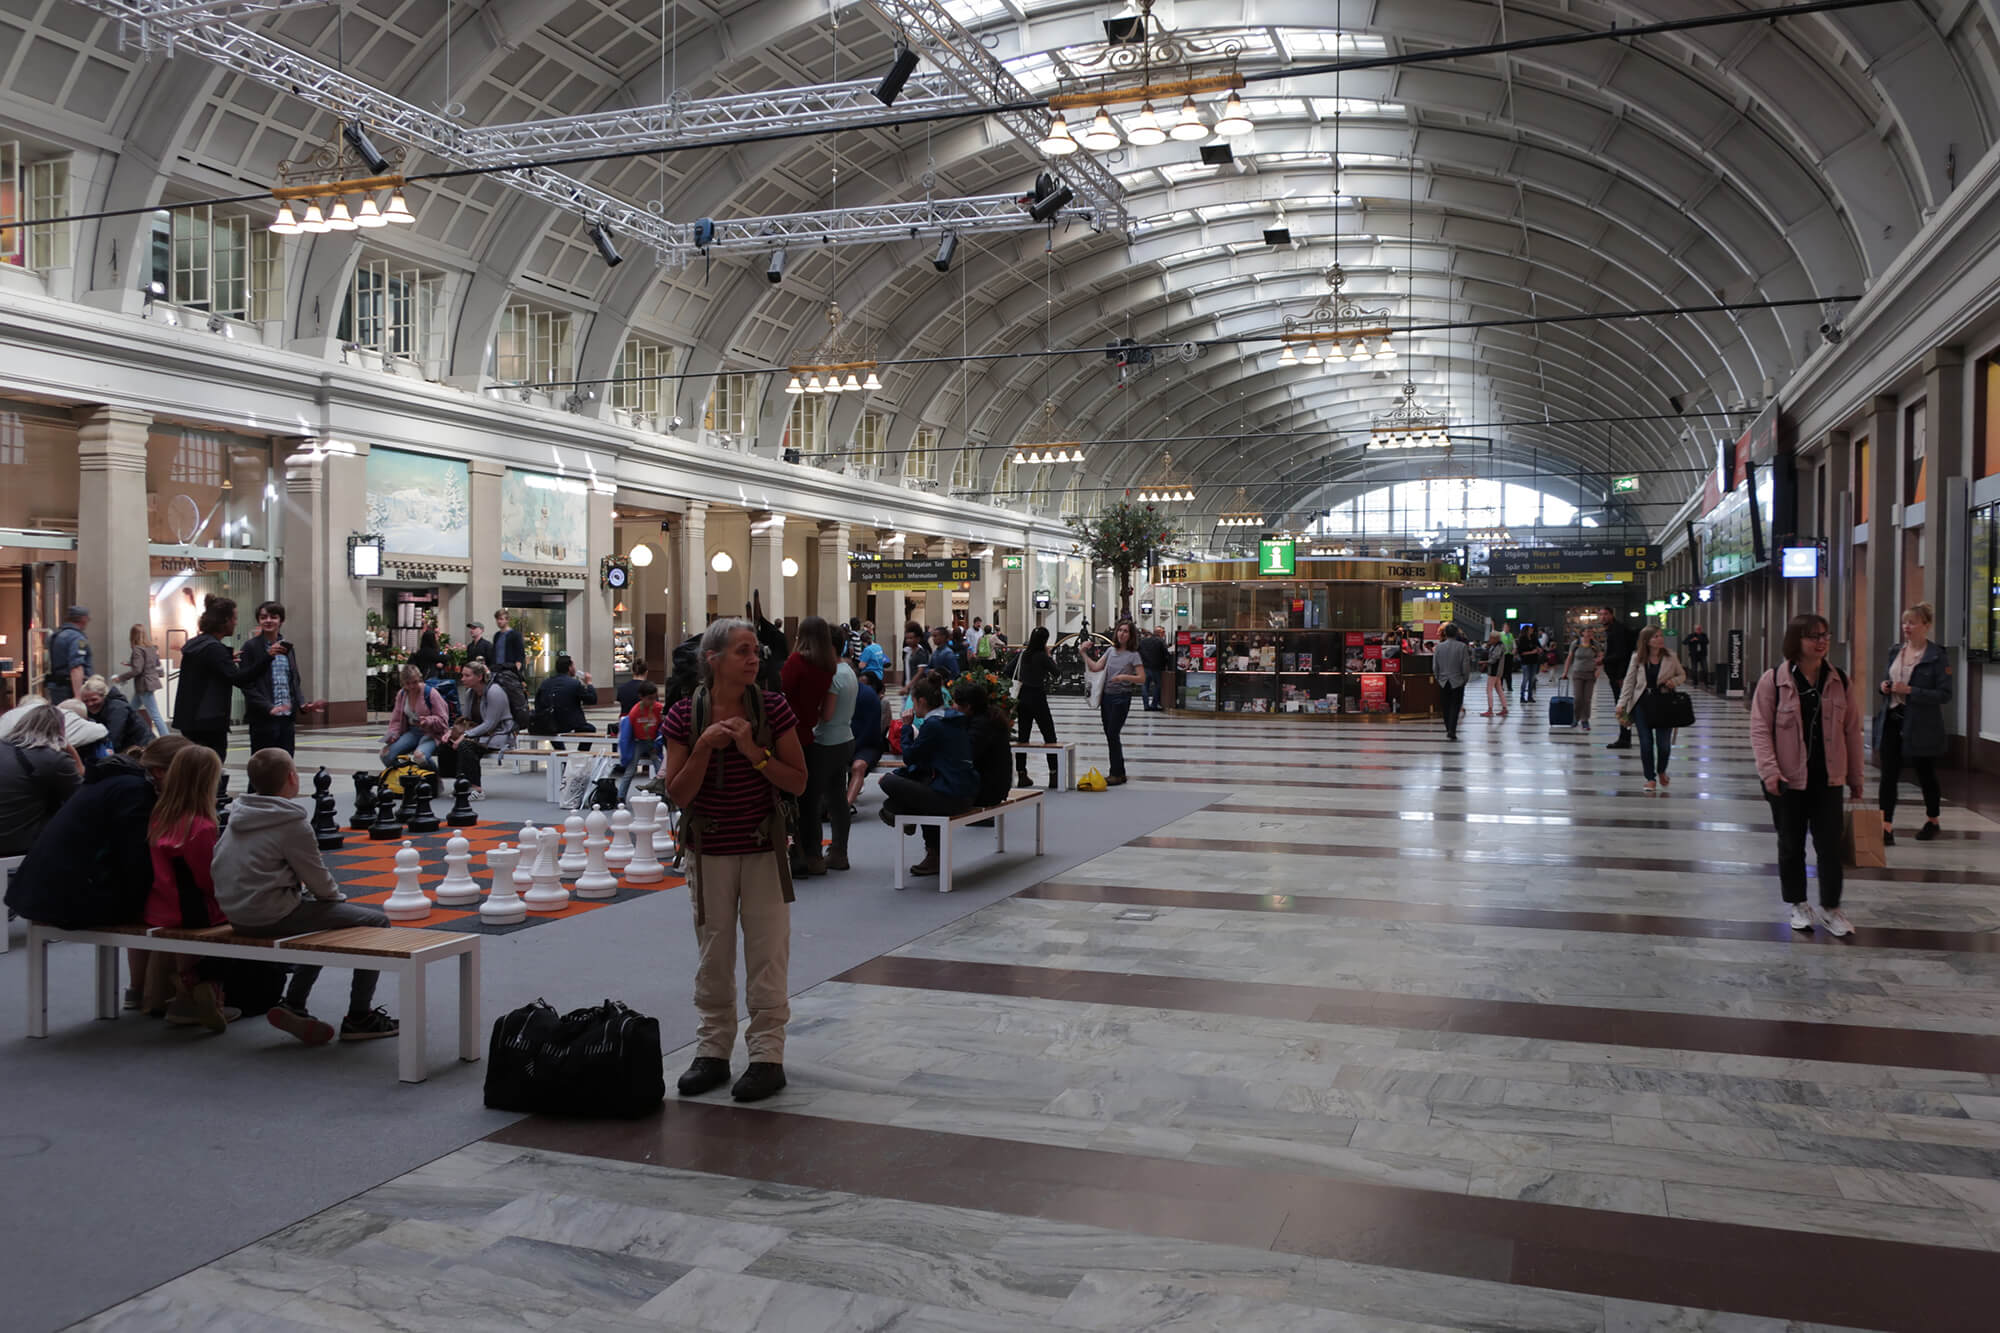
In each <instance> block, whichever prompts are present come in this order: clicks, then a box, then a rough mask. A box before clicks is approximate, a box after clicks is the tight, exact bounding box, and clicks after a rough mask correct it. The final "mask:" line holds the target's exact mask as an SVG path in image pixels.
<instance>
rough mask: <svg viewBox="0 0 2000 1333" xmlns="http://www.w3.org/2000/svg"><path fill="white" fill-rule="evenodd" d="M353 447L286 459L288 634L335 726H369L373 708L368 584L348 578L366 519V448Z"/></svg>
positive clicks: (309, 685) (283, 584)
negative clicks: (350, 547) (354, 543)
mask: <svg viewBox="0 0 2000 1333" xmlns="http://www.w3.org/2000/svg"><path fill="white" fill-rule="evenodd" d="M351 447H352V448H353V450H354V452H351V453H349V452H343V453H317V452H312V451H301V452H299V453H295V454H293V455H292V456H291V457H290V458H287V459H286V460H285V549H284V566H283V569H282V571H281V576H280V579H279V588H280V591H281V600H282V601H283V602H284V603H285V607H286V609H287V610H288V611H290V612H291V617H290V619H288V620H287V621H286V622H285V633H286V635H287V637H289V638H290V639H291V640H292V643H293V645H294V646H295V647H296V648H297V650H298V654H299V672H300V675H301V677H302V678H303V681H304V684H305V691H306V695H307V697H309V698H314V699H324V700H326V714H325V720H326V722H327V724H328V725H330V726H342V725H348V724H352V723H357V722H364V721H366V720H367V709H368V685H367V663H368V649H367V628H368V583H367V580H365V579H357V578H350V577H349V576H348V573H347V539H348V537H350V536H352V535H354V534H356V533H359V532H361V531H362V530H363V527H364V525H365V524H366V522H367V516H368V493H367V456H366V455H367V446H365V445H355V446H351Z"/></svg>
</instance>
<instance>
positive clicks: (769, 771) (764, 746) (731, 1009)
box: [666, 619, 817, 1102]
mask: <svg viewBox="0 0 2000 1333" xmlns="http://www.w3.org/2000/svg"><path fill="white" fill-rule="evenodd" d="M698 655H699V663H700V673H701V683H700V685H699V686H698V687H697V688H696V690H695V692H694V694H693V696H692V697H690V698H686V699H681V700H678V701H676V702H675V704H674V706H673V707H672V708H671V709H670V710H668V712H667V720H666V737H667V767H666V780H667V797H668V799H669V800H671V801H672V802H673V803H674V804H675V805H676V806H678V807H679V808H680V809H681V810H682V811H683V812H684V813H683V814H682V817H681V846H682V848H683V849H684V851H685V853H686V861H685V864H686V869H687V875H688V888H689V898H690V899H691V900H692V902H693V905H694V928H695V942H696V946H697V948H698V950H699V955H700V964H699V966H698V969H697V970H696V972H695V980H694V1002H695V1008H696V1009H697V1011H699V1013H700V1016H701V1018H700V1025H699V1027H698V1029H697V1034H696V1035H697V1038H698V1045H697V1046H696V1048H695V1056H694V1060H693V1062H692V1063H691V1064H689V1065H688V1067H687V1072H686V1073H684V1074H682V1075H681V1077H680V1083H679V1085H678V1086H679V1090H680V1095H681V1096H683V1097H698V1096H700V1095H701V1094H702V1093H705V1092H709V1091H711V1090H713V1089H715V1088H719V1087H721V1086H722V1085H723V1084H724V1083H726V1082H728V1081H729V1058H730V1055H731V1054H732V1053H733V1051H734V1050H735V1047H736V1026H737V1018H736V935H737V928H738V924H739V923H741V927H742V932H743V961H744V969H745V973H746V976H745V987H744V989H745V991H746V992H747V998H748V1000H749V1004H750V1028H749V1031H748V1033H747V1034H746V1037H745V1042H744V1044H745V1045H746V1046H747V1047H748V1050H749V1055H750V1062H749V1067H748V1068H746V1069H745V1070H744V1071H743V1077H741V1078H739V1079H738V1080H737V1081H736V1085H735V1086H734V1087H733V1088H731V1089H730V1096H732V1097H734V1098H735V1099H736V1100H737V1101H739V1102H754V1101H761V1100H763V1099H764V1098H766V1097H769V1096H772V1095H773V1094H774V1093H777V1092H779V1091H781V1090H782V1089H783V1088H784V1086H785V1024H786V1023H787V1022H789V1021H790V1019H791V1016H792V1013H791V1005H790V1001H789V998H788V997H789V996H790V994H791V985H790V981H789V971H790V963H791V948H792V941H791V929H792V928H791V902H792V882H791V877H790V875H789V873H788V870H789V866H788V864H787V859H786V858H787V856H788V852H787V850H786V823H787V820H786V817H785V810H784V807H783V804H782V794H784V793H790V794H791V795H793V796H797V795H800V794H802V793H803V792H804V791H805V789H806V760H805V752H804V748H803V747H802V745H801V744H800V741H799V723H798V720H797V719H796V718H795V717H793V715H792V708H791V705H790V704H788V703H786V702H785V696H784V695H783V694H780V693H777V692H775V691H767V690H763V689H760V688H759V687H758V685H757V676H758V672H759V670H760V669H761V667H762V665H763V658H762V653H761V645H760V644H759V643H758V640H757V628H756V626H754V625H752V624H751V623H750V622H749V621H747V620H737V619H717V620H715V621H714V622H712V623H711V624H710V625H709V627H708V628H707V629H706V630H704V631H703V632H702V636H701V646H700V648H699V650H698ZM816 833H817V830H815V834H816Z"/></svg>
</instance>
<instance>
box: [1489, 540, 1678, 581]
mask: <svg viewBox="0 0 2000 1333" xmlns="http://www.w3.org/2000/svg"><path fill="white" fill-rule="evenodd" d="M1486 558H1487V565H1488V568H1489V569H1490V571H1491V572H1492V574H1493V576H1494V577H1495V578H1503V579H1504V578H1513V579H1518V580H1520V581H1521V582H1524V583H1526V582H1530V581H1534V580H1533V578H1532V576H1536V575H1540V576H1544V577H1543V578H1542V579H1541V580H1540V581H1544V582H1548V581H1554V582H1587V581H1588V579H1587V578H1585V579H1572V578H1568V577H1565V578H1560V579H1555V580H1549V579H1547V578H1546V576H1548V575H1564V576H1569V575H1587V576H1603V575H1608V574H1627V575H1629V574H1638V573H1643V572H1645V571H1646V570H1649V569H1657V568H1658V567H1659V563H1660V548H1659V547H1657V546H1650V545H1643V544H1639V543H1628V542H1580V543H1575V544H1572V545H1567V546H1510V547H1505V548H1502V549H1497V550H1494V551H1492V552H1491V553H1489V554H1488V556H1487V557H1486Z"/></svg>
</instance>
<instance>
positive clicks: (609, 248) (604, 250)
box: [590, 222, 625, 268]
mask: <svg viewBox="0 0 2000 1333" xmlns="http://www.w3.org/2000/svg"><path fill="white" fill-rule="evenodd" d="M590 243H591V244H592V245H594V246H596V247H597V256H598V258H600V259H602V260H603V261H604V266H605V267H606V268H617V267H618V266H619V265H620V264H622V263H624V262H625V256H624V255H621V254H619V253H618V247H617V246H615V245H613V244H612V243H611V228H609V227H607V226H605V225H604V224H603V223H602V222H593V223H591V224H590Z"/></svg>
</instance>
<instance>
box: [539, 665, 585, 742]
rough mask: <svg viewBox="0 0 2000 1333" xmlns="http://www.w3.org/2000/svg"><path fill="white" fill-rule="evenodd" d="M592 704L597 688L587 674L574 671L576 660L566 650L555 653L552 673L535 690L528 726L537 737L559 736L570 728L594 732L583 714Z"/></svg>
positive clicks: (570, 729) (571, 729)
mask: <svg viewBox="0 0 2000 1333" xmlns="http://www.w3.org/2000/svg"><path fill="white" fill-rule="evenodd" d="M586 704H588V705H590V706H592V707H595V706H596V704H597V687H596V686H595V685H592V684H591V683H590V673H589V672H588V671H586V672H584V673H583V675H582V676H581V677H579V676H578V675H577V673H576V660H575V659H574V658H572V657H571V656H570V655H569V654H568V653H559V654H557V655H556V669H555V674H554V675H552V676H550V677H549V678H548V679H546V680H544V681H543V682H542V683H541V686H540V688H538V689H537V690H536V691H535V716H534V722H533V724H532V725H531V726H530V727H529V728H528V730H530V731H531V732H533V733H534V734H535V735H537V736H560V735H562V734H563V733H564V732H570V731H596V730H597V728H596V727H594V726H592V725H591V724H590V719H588V718H586V717H585V716H584V715H583V710H584V706H585V705H586Z"/></svg>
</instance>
